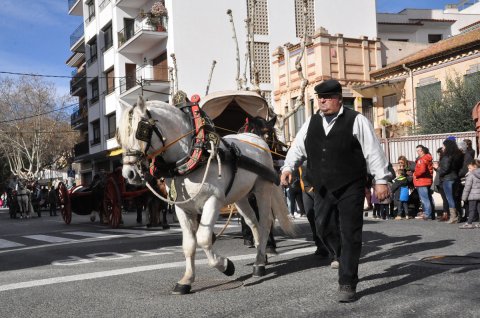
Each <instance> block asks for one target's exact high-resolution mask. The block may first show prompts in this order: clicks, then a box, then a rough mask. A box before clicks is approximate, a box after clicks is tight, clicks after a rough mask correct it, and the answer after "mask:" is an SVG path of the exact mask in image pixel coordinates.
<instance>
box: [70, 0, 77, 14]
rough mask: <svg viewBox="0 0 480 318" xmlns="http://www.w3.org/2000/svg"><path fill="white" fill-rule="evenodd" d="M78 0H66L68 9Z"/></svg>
mask: <svg viewBox="0 0 480 318" xmlns="http://www.w3.org/2000/svg"><path fill="white" fill-rule="evenodd" d="M77 2H78V0H68V11H70V10H72V8H73V7H74V6H75V4H76V3H77Z"/></svg>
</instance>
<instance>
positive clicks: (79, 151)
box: [73, 141, 88, 157]
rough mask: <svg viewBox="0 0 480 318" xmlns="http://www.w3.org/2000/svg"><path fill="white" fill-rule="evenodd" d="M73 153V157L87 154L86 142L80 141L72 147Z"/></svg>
mask: <svg viewBox="0 0 480 318" xmlns="http://www.w3.org/2000/svg"><path fill="white" fill-rule="evenodd" d="M73 151H74V152H75V157H78V156H81V155H86V154H88V141H82V142H80V143H78V144H75V146H73Z"/></svg>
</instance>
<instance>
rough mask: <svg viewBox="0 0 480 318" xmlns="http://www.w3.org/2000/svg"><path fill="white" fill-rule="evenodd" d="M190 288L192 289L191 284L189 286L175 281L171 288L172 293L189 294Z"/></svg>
mask: <svg viewBox="0 0 480 318" xmlns="http://www.w3.org/2000/svg"><path fill="white" fill-rule="evenodd" d="M191 289H192V286H190V285H182V284H178V283H177V284H176V285H175V287H174V288H173V290H172V295H186V294H190V290H191Z"/></svg>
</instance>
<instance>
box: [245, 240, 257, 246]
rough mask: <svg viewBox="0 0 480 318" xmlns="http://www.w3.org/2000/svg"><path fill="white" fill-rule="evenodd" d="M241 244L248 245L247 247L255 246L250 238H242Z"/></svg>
mask: <svg viewBox="0 0 480 318" xmlns="http://www.w3.org/2000/svg"><path fill="white" fill-rule="evenodd" d="M243 245H245V246H248V247H254V246H255V245H254V244H253V241H250V240H243Z"/></svg>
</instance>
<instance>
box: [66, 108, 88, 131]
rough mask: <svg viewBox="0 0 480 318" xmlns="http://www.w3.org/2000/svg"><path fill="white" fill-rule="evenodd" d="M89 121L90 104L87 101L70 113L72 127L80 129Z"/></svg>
mask: <svg viewBox="0 0 480 318" xmlns="http://www.w3.org/2000/svg"><path fill="white" fill-rule="evenodd" d="M87 121H88V106H87V103H82V104H81V105H79V106H77V107H76V108H75V109H74V110H73V113H72V114H71V115H70V126H71V127H72V129H78V128H80V127H82V126H83V125H85V124H87Z"/></svg>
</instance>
